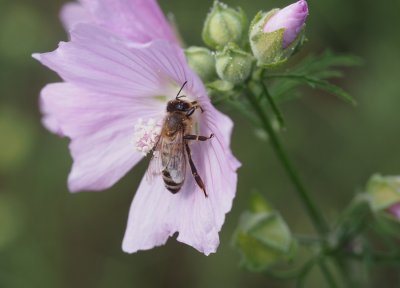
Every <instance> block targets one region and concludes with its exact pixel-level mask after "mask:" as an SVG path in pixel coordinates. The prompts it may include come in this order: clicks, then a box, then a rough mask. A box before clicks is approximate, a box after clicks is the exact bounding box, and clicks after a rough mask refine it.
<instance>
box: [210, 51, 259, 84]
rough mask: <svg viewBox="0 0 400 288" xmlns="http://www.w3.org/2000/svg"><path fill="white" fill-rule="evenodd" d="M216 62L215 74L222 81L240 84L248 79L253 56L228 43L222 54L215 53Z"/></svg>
mask: <svg viewBox="0 0 400 288" xmlns="http://www.w3.org/2000/svg"><path fill="white" fill-rule="evenodd" d="M216 60H217V62H216V68H217V74H218V76H219V77H220V78H221V79H222V80H225V81H229V82H231V83H233V84H240V83H242V82H244V81H245V80H246V79H247V78H249V76H250V73H251V69H252V65H253V56H251V55H250V54H249V53H246V52H244V51H243V50H240V48H238V47H237V46H236V45H235V44H233V43H230V44H229V45H227V46H225V48H224V50H223V51H222V52H217V54H216Z"/></svg>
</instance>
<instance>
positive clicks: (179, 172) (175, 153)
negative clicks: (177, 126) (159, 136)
mask: <svg viewBox="0 0 400 288" xmlns="http://www.w3.org/2000/svg"><path fill="white" fill-rule="evenodd" d="M162 152H166V153H161V159H162V161H161V162H162V166H163V167H164V169H165V170H167V171H168V172H169V174H170V176H171V179H172V181H174V182H175V183H182V182H183V181H184V180H185V175H186V154H185V143H184V140H183V130H182V131H179V132H177V134H176V136H175V138H174V140H172V141H164V143H163V146H162Z"/></svg>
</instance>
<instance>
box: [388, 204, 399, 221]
mask: <svg viewBox="0 0 400 288" xmlns="http://www.w3.org/2000/svg"><path fill="white" fill-rule="evenodd" d="M387 211H388V212H389V213H390V214H391V215H392V216H393V217H395V218H397V219H399V220H400V203H396V204H394V205H392V206H390V207H389V208H388V209H387Z"/></svg>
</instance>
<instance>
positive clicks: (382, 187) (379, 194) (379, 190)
mask: <svg viewBox="0 0 400 288" xmlns="http://www.w3.org/2000/svg"><path fill="white" fill-rule="evenodd" d="M367 196H368V198H369V199H368V200H369V202H370V206H371V209H372V210H373V211H374V212H375V213H376V215H375V216H376V217H375V221H376V223H377V225H379V226H380V228H381V230H382V231H383V232H384V233H386V234H388V235H392V236H395V237H400V176H381V175H373V176H372V177H371V178H370V180H369V181H368V184H367Z"/></svg>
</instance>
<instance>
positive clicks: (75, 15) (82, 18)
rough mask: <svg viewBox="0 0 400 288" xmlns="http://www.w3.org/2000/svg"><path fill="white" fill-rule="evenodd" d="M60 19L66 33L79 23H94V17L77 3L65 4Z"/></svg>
mask: <svg viewBox="0 0 400 288" xmlns="http://www.w3.org/2000/svg"><path fill="white" fill-rule="evenodd" d="M60 18H61V22H62V23H63V25H64V28H65V30H66V31H70V30H71V29H72V28H73V27H74V26H75V25H76V24H78V23H88V22H93V21H94V19H93V17H92V15H90V13H89V12H88V11H87V10H86V9H85V8H84V7H83V6H82V5H81V4H80V3H77V2H71V3H67V4H65V5H64V6H63V7H62V9H61V12H60Z"/></svg>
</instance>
